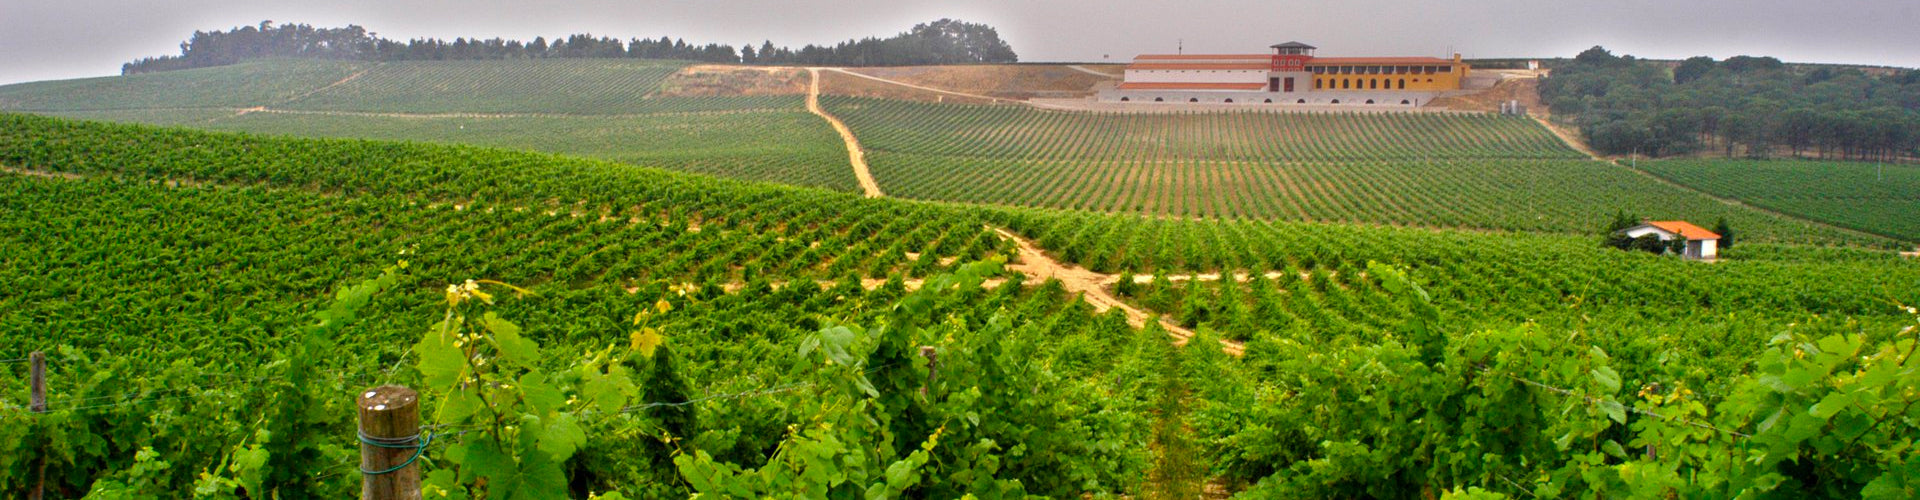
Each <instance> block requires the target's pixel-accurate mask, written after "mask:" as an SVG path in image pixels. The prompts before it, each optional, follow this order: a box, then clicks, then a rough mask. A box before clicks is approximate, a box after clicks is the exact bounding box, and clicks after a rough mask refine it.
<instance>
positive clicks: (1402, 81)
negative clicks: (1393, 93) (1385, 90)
mask: <svg viewBox="0 0 1920 500" xmlns="http://www.w3.org/2000/svg"><path fill="white" fill-rule="evenodd" d="M1406 89H1407V79H1405V78H1401V79H1400V90H1406Z"/></svg>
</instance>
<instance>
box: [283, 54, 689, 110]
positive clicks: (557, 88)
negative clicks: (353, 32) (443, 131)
mask: <svg viewBox="0 0 1920 500" xmlns="http://www.w3.org/2000/svg"><path fill="white" fill-rule="evenodd" d="M684 66H686V64H684V63H679V62H672V61H645V60H626V59H538V60H514V61H409V62H403V63H387V64H381V65H379V66H377V67H375V68H373V70H372V71H369V72H367V74H366V75H363V76H361V77H360V78H356V79H354V80H353V81H351V82H347V83H345V84H341V85H339V86H337V87H333V88H330V89H327V90H324V91H321V92H318V93H315V94H313V95H311V96H307V97H306V98H303V99H300V100H298V101H295V102H291V103H288V104H287V105H286V106H287V107H289V108H293V109H312V110H329V111H375V112H387V113H513V112H540V113H555V114H618V113H644V112H650V111H652V110H651V109H649V104H648V103H647V102H646V97H647V96H648V95H650V94H652V93H654V92H655V91H658V90H660V82H661V81H662V80H665V79H666V78H667V77H668V76H669V75H672V74H673V73H674V72H675V71H678V70H679V69H680V68H682V67H684Z"/></svg>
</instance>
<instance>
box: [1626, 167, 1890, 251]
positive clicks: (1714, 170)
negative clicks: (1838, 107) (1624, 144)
mask: <svg viewBox="0 0 1920 500" xmlns="http://www.w3.org/2000/svg"><path fill="white" fill-rule="evenodd" d="M1639 165H1640V168H1641V169H1644V170H1646V171H1648V172H1652V173H1653V174H1654V175H1658V176H1660V177H1663V178H1666V179H1668V180H1672V181H1674V182H1677V183H1680V184H1684V185H1687V186H1690V187H1693V188H1695V189H1699V190H1701V191H1706V192H1708V193H1713V194H1714V195H1717V196H1723V197H1727V198H1734V199H1738V200H1740V201H1743V202H1746V203H1749V204H1752V205H1755V206H1760V207H1766V208H1768V209H1772V210H1778V211H1780V212H1784V213H1788V214H1793V215H1796V216H1801V217H1806V218H1809V219H1813V220H1818V221H1822V222H1826V223H1829V224H1833V225H1837V226H1841V227H1848V228H1853V229H1858V230H1861V231H1866V232H1870V233H1874V234H1880V235H1886V236H1891V237H1894V238H1899V239H1902V240H1906V241H1909V242H1920V166H1914V165H1901V164H1894V165H1878V164H1872V163H1862V162H1825V161H1797V160H1777V161H1755V160H1665V161H1649V162H1641V163H1640V164H1639Z"/></svg>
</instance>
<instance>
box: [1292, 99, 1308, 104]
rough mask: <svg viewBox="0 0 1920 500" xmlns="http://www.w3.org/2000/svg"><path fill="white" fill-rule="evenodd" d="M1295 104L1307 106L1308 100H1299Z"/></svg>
mask: <svg viewBox="0 0 1920 500" xmlns="http://www.w3.org/2000/svg"><path fill="white" fill-rule="evenodd" d="M1293 103H1294V104H1306V103H1307V100H1306V99H1301V100H1298V101H1293Z"/></svg>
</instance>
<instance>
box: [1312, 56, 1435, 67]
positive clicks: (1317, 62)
mask: <svg viewBox="0 0 1920 500" xmlns="http://www.w3.org/2000/svg"><path fill="white" fill-rule="evenodd" d="M1328 64H1453V60H1452V59H1441V58H1438V57H1315V58H1313V59H1309V60H1307V65H1308V66H1321V65H1328Z"/></svg>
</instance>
